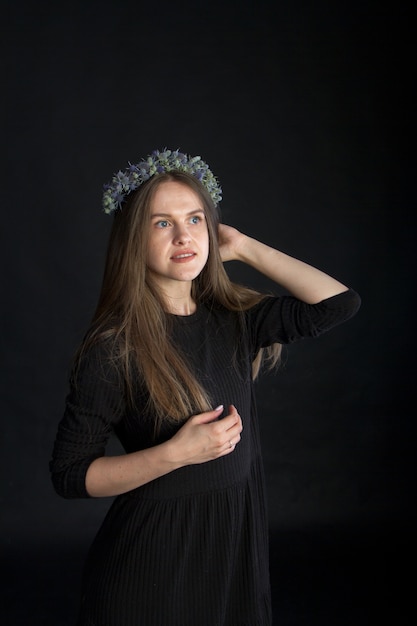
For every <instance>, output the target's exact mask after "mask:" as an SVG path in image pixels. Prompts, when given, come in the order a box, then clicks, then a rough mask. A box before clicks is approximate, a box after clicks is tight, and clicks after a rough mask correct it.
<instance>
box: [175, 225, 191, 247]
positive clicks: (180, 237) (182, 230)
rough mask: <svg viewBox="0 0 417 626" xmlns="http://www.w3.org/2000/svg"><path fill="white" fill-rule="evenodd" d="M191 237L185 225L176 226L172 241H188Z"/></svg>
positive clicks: (179, 242) (178, 242) (180, 242)
mask: <svg viewBox="0 0 417 626" xmlns="http://www.w3.org/2000/svg"><path fill="white" fill-rule="evenodd" d="M190 239H191V237H190V234H189V232H188V229H187V228H186V227H185V226H178V227H177V228H176V230H175V233H174V242H175V243H177V244H182V243H188V242H189V241H190Z"/></svg>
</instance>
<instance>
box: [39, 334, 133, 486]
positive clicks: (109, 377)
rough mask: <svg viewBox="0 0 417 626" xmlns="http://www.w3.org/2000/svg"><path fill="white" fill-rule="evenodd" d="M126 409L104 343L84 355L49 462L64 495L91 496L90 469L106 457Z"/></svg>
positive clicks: (117, 376)
mask: <svg viewBox="0 0 417 626" xmlns="http://www.w3.org/2000/svg"><path fill="white" fill-rule="evenodd" d="M124 411H125V394H124V393H123V385H122V384H121V381H120V378H119V375H118V373H117V370H116V368H115V366H114V365H112V364H111V362H110V361H109V359H108V357H107V355H106V353H105V350H104V349H103V347H102V346H95V347H93V348H92V349H91V350H90V351H89V352H88V354H86V355H84V356H83V358H82V361H81V364H80V367H79V369H78V371H77V374H76V375H73V376H72V377H71V381H70V389H69V393H68V395H67V398H66V402H65V410H64V415H63V417H62V419H61V421H60V422H59V425H58V430H57V434H56V438H55V443H54V447H53V452H52V458H51V460H50V463H49V469H50V472H51V479H52V484H53V486H54V488H55V490H56V492H57V493H58V494H59V495H61V496H63V497H64V498H87V497H89V494H88V492H87V490H86V487H85V477H86V473H87V469H88V467H89V466H90V464H91V463H92V461H93V460H94V459H96V458H98V457H100V456H104V453H105V448H106V444H107V442H108V440H109V437H110V435H111V433H112V431H113V428H114V426H115V425H116V424H117V423H118V422H119V421H120V419H121V418H122V416H123V414H124Z"/></svg>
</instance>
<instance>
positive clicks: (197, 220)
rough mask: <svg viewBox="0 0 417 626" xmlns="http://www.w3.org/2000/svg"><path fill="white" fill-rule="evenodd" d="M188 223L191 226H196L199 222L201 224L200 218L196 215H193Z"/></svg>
mask: <svg viewBox="0 0 417 626" xmlns="http://www.w3.org/2000/svg"><path fill="white" fill-rule="evenodd" d="M190 221H191V224H198V223H199V222H201V217H199V216H198V215H193V217H192V218H191V220H190Z"/></svg>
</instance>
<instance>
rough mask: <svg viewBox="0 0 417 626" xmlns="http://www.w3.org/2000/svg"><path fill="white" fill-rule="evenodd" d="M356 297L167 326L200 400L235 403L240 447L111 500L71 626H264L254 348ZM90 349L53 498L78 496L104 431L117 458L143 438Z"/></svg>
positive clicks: (136, 416)
mask: <svg viewBox="0 0 417 626" xmlns="http://www.w3.org/2000/svg"><path fill="white" fill-rule="evenodd" d="M359 305H360V299H359V296H358V295H357V294H356V292H354V291H353V290H348V291H346V292H344V293H342V294H340V295H338V296H334V297H332V298H328V299H327V300H324V301H322V302H320V303H319V304H315V305H308V304H305V303H303V302H300V301H299V300H297V299H295V298H293V297H290V296H283V297H276V298H275V297H268V298H266V299H264V300H263V301H262V302H261V303H260V304H258V305H256V306H255V307H253V308H252V309H250V310H248V311H246V312H245V314H244V317H243V325H242V320H241V321H239V319H238V315H237V314H236V313H232V312H229V311H226V310H224V309H221V308H216V307H208V306H205V305H200V306H199V307H198V309H197V311H196V313H195V314H193V315H190V316H186V317H180V316H172V321H173V329H172V334H173V339H174V341H175V342H176V344H177V345H178V346H179V348H180V349H181V351H182V353H183V354H184V355H185V356H186V358H187V360H188V363H189V364H190V365H191V366H192V368H193V370H194V372H195V374H196V376H197V377H198V379H199V380H200V381H201V382H202V384H203V385H204V387H205V388H206V389H207V391H208V392H209V394H210V397H211V399H212V402H213V407H215V406H218V405H220V404H223V405H224V406H225V407H226V408H227V407H228V406H229V405H230V404H234V405H235V406H236V407H237V409H238V411H239V414H240V415H241V418H242V422H243V431H242V434H241V441H240V443H239V444H238V445H237V446H236V448H235V450H234V451H233V452H232V453H230V454H228V455H226V456H224V457H221V458H219V459H216V460H214V461H209V462H207V463H202V464H200V465H190V466H186V467H183V468H180V469H178V470H176V471H174V472H171V473H169V474H167V475H165V476H162V477H161V478H158V479H156V480H153V481H152V482H150V483H148V484H146V485H143V486H142V487H139V488H138V489H135V490H133V491H130V492H128V493H126V494H123V495H120V496H117V497H116V498H115V499H114V500H113V502H112V504H111V506H110V509H109V511H108V513H107V515H106V517H105V519H104V521H103V524H102V526H101V528H100V530H99V532H98V534H97V536H96V538H95V540H94V542H93V545H92V546H91V549H90V552H89V555H88V558H87V562H86V565H85V571H84V578H83V590H82V598H81V607H80V613H79V619H78V622H77V625H78V626H196V625H197V624H198V626H270V624H271V621H272V617H271V598H270V586H269V561H268V519H267V510H266V502H265V489H264V478H263V469H262V460H261V451H260V441H259V432H258V418H257V412H256V403H255V398H254V388H253V384H252V379H251V364H252V361H253V358H254V356H255V355H256V353H257V352H258V350H259V348H260V347H265V346H268V345H271V344H272V343H274V342H280V343H291V342H294V341H297V340H300V339H302V338H304V337H315V336H318V335H320V334H321V333H323V332H325V331H327V330H329V329H330V328H332V327H333V326H336V325H337V324H340V323H341V322H343V321H345V320H347V319H349V318H350V317H351V316H352V315H354V314H355V313H356V311H357V309H358V308H359ZM104 353H105V348H104V346H97V347H96V348H95V349H93V350H92V351H91V352H90V353H89V355H87V357H86V358H84V360H83V364H82V367H81V370H80V372H79V376H78V384H77V386H73V387H71V389H70V392H69V395H68V397H67V401H66V407H65V413H64V416H63V418H62V420H61V422H60V424H59V428H58V432H57V436H56V441H55V445H54V451H53V455H52V460H51V462H50V469H51V474H52V480H53V484H54V486H55V489H56V490H57V492H58V493H59V494H60V495H62V496H64V497H67V498H73V497H88V494H87V492H86V488H85V475H86V471H87V469H88V466H89V465H90V463H91V462H92V461H93V459H95V458H97V457H100V456H102V455H104V453H105V446H106V443H107V440H108V438H109V436H110V433H111V432H112V431H113V430H114V432H115V433H116V435H117V436H118V438H119V439H120V441H121V443H122V445H123V447H124V448H125V450H126V452H132V451H135V450H140V449H144V448H147V447H150V446H152V445H155V444H157V443H159V442H161V441H163V440H166V439H168V438H169V437H171V436H172V435H173V434H174V433H175V430H176V429H177V428H178V426H177V427H174V426H172V425H170V426H167V425H166V426H165V427H164V428H163V429H162V430H161V432H160V434H159V436H158V438H157V439H155V438H154V434H153V433H154V425H153V421H152V415H150V414H149V413H148V411H147V410H146V392H145V391H144V390H143V388H142V387H141V385H140V384H138V392H137V395H138V397H137V400H136V402H137V406H143V411H141V412H139V411H138V412H133V411H131V410H129V409H128V408H127V403H126V401H125V395H124V393H123V387H122V385H121V384H120V382H119V378H118V376H117V375H116V373H115V372H114V370H113V369H112V366H111V365H110V364H109V363H108V362H107V363H106V361H105V358H103V354H104Z"/></svg>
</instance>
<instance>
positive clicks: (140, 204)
mask: <svg viewBox="0 0 417 626" xmlns="http://www.w3.org/2000/svg"><path fill="white" fill-rule="evenodd" d="M166 181H177V182H180V183H182V184H184V185H187V186H188V187H189V188H191V189H192V190H193V191H194V192H195V193H196V194H197V195H198V196H199V198H200V199H201V201H202V204H203V209H204V212H205V217H206V223H207V228H208V235H209V256H208V260H207V263H206V265H205V267H204V269H203V270H202V272H201V273H200V275H199V276H198V277H197V278H196V279H195V280H194V281H193V285H192V296H193V298H194V300H195V301H196V302H197V303H201V302H209V301H210V302H213V303H215V304H217V305H221V306H223V307H225V308H226V309H228V310H231V311H236V312H240V313H242V312H243V311H244V310H246V309H248V308H250V307H251V306H253V305H254V304H256V303H258V302H259V301H260V300H262V299H263V298H264V297H265V295H263V294H260V293H259V292H257V291H254V290H252V289H249V288H247V287H243V286H241V285H238V284H236V283H233V282H232V281H231V280H230V279H229V277H228V275H227V273H226V271H225V269H224V267H223V262H222V260H221V257H220V252H219V245H218V225H219V213H218V209H217V207H216V206H215V205H214V204H213V201H212V199H211V197H210V195H209V193H208V192H207V190H206V189H205V187H204V186H203V185H202V184H201V183H200V182H199V181H198V180H197V179H196V178H195V177H194V176H192V175H190V174H187V173H184V172H178V171H172V172H169V173H164V174H158V175H155V176H153V177H152V178H150V179H149V180H148V181H147V182H146V183H144V184H143V185H142V186H141V187H140V188H139V189H138V190H137V191H135V192H134V193H132V194H131V195H130V196H129V197H128V200H127V202H126V204H125V205H124V206H123V207H122V209H121V210H119V211H116V213H115V215H114V221H113V226H112V229H111V233H110V237H109V242H108V247H107V255H106V262H105V268H104V275H103V281H102V286H101V292H100V295H99V300H98V304H97V308H96V311H95V314H94V316H93V320H92V323H91V326H90V329H89V331H88V332H87V334H86V336H85V338H84V341H83V343H82V345H81V347H80V350H79V352H78V355H77V357H76V362H77V361H78V362H79V360H80V358H81V355H82V354H83V353H84V352H85V351H86V350H87V349H88V348H89V347H90V346H91V345H93V344H94V343H95V342H97V341H99V340H103V339H107V340H110V343H111V345H112V346H113V350H112V358H113V359H114V360H115V361H116V363H117V365H118V369H119V371H120V372H121V375H122V379H123V381H124V383H125V385H126V390H127V396H128V400H129V401H130V402H131V403H132V404H134V395H135V393H134V382H135V375H136V376H137V374H138V373H139V376H140V378H141V380H142V381H143V383H144V385H145V387H146V388H147V391H148V393H149V405H150V406H149V407H148V408H151V409H152V410H153V412H154V414H155V416H156V424H155V427H156V429H157V430H158V428H159V426H160V424H161V422H162V421H163V420H166V419H169V420H174V421H182V420H184V419H185V418H186V417H189V416H190V415H191V414H193V413H196V412H204V411H207V410H210V409H211V408H212V406H211V404H210V398H209V397H208V395H207V393H206V391H205V389H204V388H203V387H202V386H201V385H200V383H199V382H198V381H197V380H196V379H195V377H194V375H193V374H192V373H191V372H190V370H189V368H188V367H187V365H186V364H185V362H184V360H183V359H182V358H181V354H180V353H179V352H178V349H177V348H176V346H175V345H173V344H172V342H171V340H170V338H169V326H168V319H169V316H168V315H167V313H166V310H165V305H164V301H163V298H162V295H161V293H160V292H159V290H158V288H157V286H156V284H155V283H154V281H152V278H151V275H150V273H149V272H147V266H146V256H147V245H148V233H149V228H150V211H151V203H152V199H153V197H154V195H155V192H156V189H157V188H158V187H159V186H160V185H161V184H163V183H164V182H166ZM280 348H281V346H280V345H279V344H275V345H274V346H271V347H270V348H267V349H266V351H262V350H261V351H260V352H259V354H258V356H257V358H256V359H255V361H254V363H253V376H254V378H255V377H256V376H257V375H258V372H259V369H260V366H261V363H262V360H263V357H264V356H266V357H267V358H268V359H269V361H270V364H271V365H274V364H275V363H276V362H277V361H278V359H279V354H280Z"/></svg>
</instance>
